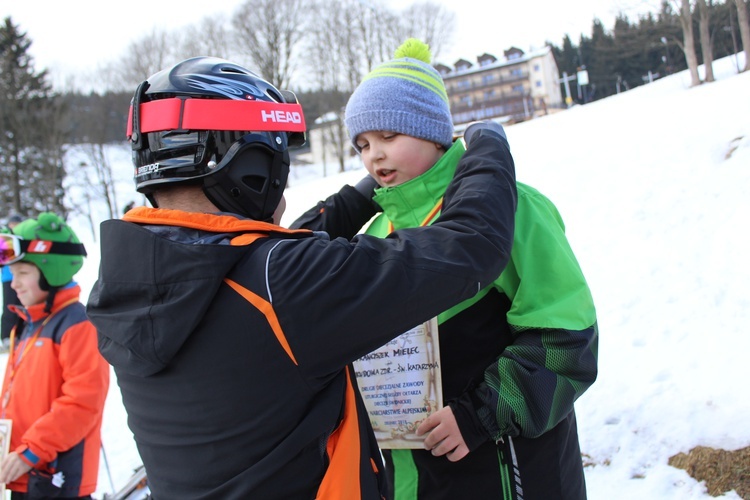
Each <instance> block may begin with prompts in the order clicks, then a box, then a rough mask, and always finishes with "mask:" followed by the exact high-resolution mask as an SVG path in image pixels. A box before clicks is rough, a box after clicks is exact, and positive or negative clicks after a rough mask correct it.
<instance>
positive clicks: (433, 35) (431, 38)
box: [401, 2, 456, 61]
mask: <svg viewBox="0 0 750 500" xmlns="http://www.w3.org/2000/svg"><path fill="white" fill-rule="evenodd" d="M401 24H402V26H403V30H404V31H403V36H402V37H401V38H402V39H404V40H405V39H406V38H410V37H414V38H418V39H420V40H422V41H423V42H425V43H426V44H427V45H429V46H430V51H431V52H432V57H433V61H435V60H437V58H438V57H439V56H440V54H441V52H442V50H443V49H444V48H445V47H447V46H449V45H450V43H451V42H452V40H453V34H454V32H455V30H456V20H455V14H454V13H453V12H452V11H450V10H449V9H447V8H446V7H445V6H444V5H440V4H436V3H432V2H421V3H415V4H412V5H411V6H409V7H408V8H407V9H406V10H405V11H404V12H403V13H402V15H401Z"/></svg>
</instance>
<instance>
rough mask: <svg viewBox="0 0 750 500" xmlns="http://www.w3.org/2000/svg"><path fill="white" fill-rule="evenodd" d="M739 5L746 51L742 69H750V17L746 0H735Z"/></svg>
mask: <svg viewBox="0 0 750 500" xmlns="http://www.w3.org/2000/svg"><path fill="white" fill-rule="evenodd" d="M734 3H735V5H736V6H737V24H739V26H740V37H741V38H742V48H743V50H744V51H745V67H744V69H743V70H742V71H748V70H750V17H749V16H748V13H747V5H745V0H734Z"/></svg>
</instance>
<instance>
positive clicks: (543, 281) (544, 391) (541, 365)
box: [454, 183, 598, 440]
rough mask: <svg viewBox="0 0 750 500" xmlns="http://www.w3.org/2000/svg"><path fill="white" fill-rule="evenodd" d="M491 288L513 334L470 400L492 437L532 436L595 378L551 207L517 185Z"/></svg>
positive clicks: (574, 280)
mask: <svg viewBox="0 0 750 500" xmlns="http://www.w3.org/2000/svg"><path fill="white" fill-rule="evenodd" d="M494 286H495V287H497V288H498V289H499V290H502V291H503V293H505V294H506V295H507V296H508V297H509V298H510V299H511V302H512V305H511V308H510V310H509V311H508V313H507V320H508V323H509V325H510V327H511V331H512V332H513V335H514V337H515V338H514V339H513V341H512V342H511V344H510V345H509V346H508V347H507V348H506V349H505V351H504V352H503V353H502V354H501V355H500V357H499V359H498V360H497V362H496V363H495V364H494V365H493V366H490V367H488V369H487V370H486V371H485V375H484V382H483V383H481V384H480V385H479V386H478V387H477V388H476V389H475V394H474V396H475V397H474V398H472V399H473V401H475V402H479V403H478V404H477V407H476V410H477V413H478V415H479V417H480V420H481V421H482V424H483V425H484V426H485V428H487V430H488V431H489V432H490V435H491V436H492V437H493V439H495V440H498V439H500V438H501V437H502V436H505V435H510V436H518V435H520V436H524V437H536V436H539V435H541V434H543V433H544V432H546V431H547V430H549V429H551V428H552V427H554V426H555V425H557V424H558V423H559V422H560V421H561V420H562V419H563V418H564V417H565V415H567V414H568V413H569V412H570V411H571V410H572V409H573V403H574V401H575V400H576V399H578V397H580V396H581V395H582V394H583V393H584V392H585V391H586V389H588V388H589V387H590V386H591V384H593V383H594V381H595V380H596V375H597V349H598V327H597V324H596V310H595V308H594V302H593V299H592V296H591V292H590V289H589V287H588V285H587V283H586V280H585V278H584V276H583V272H582V271H581V268H580V266H579V265H578V261H577V260H576V258H575V255H574V254H573V250H572V249H571V247H570V244H569V243H568V240H567V238H566V236H565V226H564V224H563V221H562V218H561V217H560V214H559V212H558V211H557V209H556V208H555V206H554V205H553V204H552V202H550V201H549V199H547V198H546V197H545V196H544V195H542V194H540V193H539V192H538V191H537V190H535V189H533V188H531V187H529V186H526V185H523V184H521V183H519V184H518V210H517V212H516V229H515V235H514V240H513V250H512V252H511V262H510V263H509V264H508V266H507V267H506V268H505V270H504V271H503V273H502V274H501V275H500V277H499V278H498V279H497V281H495V284H494ZM454 309H455V308H454Z"/></svg>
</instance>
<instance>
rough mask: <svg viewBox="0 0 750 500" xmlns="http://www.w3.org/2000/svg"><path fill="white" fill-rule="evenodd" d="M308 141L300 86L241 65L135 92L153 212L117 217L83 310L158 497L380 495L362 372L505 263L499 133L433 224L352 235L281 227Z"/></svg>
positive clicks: (212, 64)
mask: <svg viewBox="0 0 750 500" xmlns="http://www.w3.org/2000/svg"><path fill="white" fill-rule="evenodd" d="M248 131H253V132H248ZM302 132H304V118H303V116H302V109H301V108H300V107H299V105H298V104H297V103H296V98H294V95H293V94H292V93H290V92H283V91H279V90H277V89H276V88H274V87H273V86H272V85H270V84H269V83H267V82H265V81H263V80H262V79H261V78H259V77H258V76H257V75H254V74H253V73H252V72H250V71H248V70H246V69H245V68H242V67H240V66H237V65H236V64H233V63H230V62H228V61H224V60H220V59H214V58H194V59H189V60H186V61H183V62H181V63H179V64H177V65H175V66H174V67H172V68H169V69H167V70H165V71H163V72H160V73H157V74H156V75H154V76H152V77H150V78H149V79H148V80H147V81H146V82H144V83H143V84H141V85H140V86H139V88H138V89H137V90H136V93H135V96H134V98H133V106H132V110H131V121H130V123H129V131H128V134H129V137H130V140H131V142H132V148H133V158H134V163H135V181H136V187H137V189H138V191H139V192H141V193H144V194H145V195H146V196H147V197H148V198H149V200H150V201H151V203H152V204H153V205H154V206H155V207H157V208H146V207H138V208H134V209H132V210H130V211H129V212H128V213H127V214H125V216H124V217H123V219H122V220H111V221H107V222H105V223H103V225H102V230H101V240H102V252H101V254H102V258H101V269H100V278H99V280H98V281H97V283H96V284H95V286H94V289H93V290H92V292H91V296H90V300H89V306H88V313H89V316H90V318H91V320H92V322H93V323H94V324H95V326H96V327H97V329H98V331H99V345H100V350H101V352H102V354H103V355H104V356H105V358H106V359H107V360H108V361H109V362H110V363H111V364H112V365H113V366H114V368H115V373H116V375H117V380H118V384H119V386H120V389H121V391H122V397H123V402H124V405H125V409H126V410H127V412H128V422H129V426H130V428H131V430H132V432H133V434H134V436H135V440H136V443H137V446H138V450H139V453H140V455H141V458H142V459H143V462H144V465H145V467H146V472H147V474H148V478H149V481H150V485H151V489H152V492H153V493H154V497H155V498H156V499H157V500H163V499H168V498H177V499H193V498H196V499H197V498H204V499H209V498H217V499H219V498H220V499H229V498H238V499H240V498H241V499H244V498H262V499H274V498H279V499H292V498H293V499H305V498H307V499H312V498H318V499H326V500H332V499H342V500H343V499H347V500H350V499H358V498H361V499H381V498H382V497H383V495H384V492H385V485H384V475H383V474H382V471H383V464H382V461H381V458H380V454H379V452H378V448H377V444H376V442H375V440H374V436H373V433H372V429H371V427H370V424H369V420H368V418H367V415H366V414H365V411H364V407H363V404H362V400H361V397H360V395H359V393H358V391H357V388H356V384H355V383H354V377H353V373H352V370H351V367H350V363H351V362H352V361H353V360H355V359H357V358H359V357H360V356H363V355H364V354H366V353H368V352H370V351H372V350H373V349H374V348H376V347H378V346H380V345H382V344H383V343H384V342H385V341H387V340H389V339H391V338H394V337H396V336H397V335H399V334H400V333H401V332H403V331H404V330H406V329H407V328H410V327H411V326H413V325H414V324H417V323H420V322H423V321H425V320H426V319H428V318H430V317H433V316H435V315H436V314H437V313H439V312H440V311H443V310H445V309H447V308H449V307H452V306H453V305H455V304H457V303H458V302H460V301H462V300H465V299H467V298H469V297H471V296H473V295H474V294H476V292H477V291H478V290H480V289H482V288H483V287H485V286H486V285H487V284H488V283H489V282H491V281H492V280H493V279H494V278H495V277H497V275H498V274H499V273H500V271H502V268H503V266H504V265H505V263H506V262H507V261H508V258H509V254H510V247H511V242H512V239H513V219H514V210H515V203H516V201H515V200H516V191H515V178H514V170H513V160H512V158H511V156H510V153H509V151H508V149H507V146H506V143H505V142H504V141H503V140H502V139H501V138H500V137H499V136H497V135H496V134H495V133H493V132H492V131H490V130H487V131H486V133H478V134H477V135H476V138H475V139H474V140H473V141H472V143H471V144H470V145H469V148H468V151H467V153H466V154H465V156H464V158H463V160H462V161H461V162H460V164H459V165H458V167H457V169H456V175H455V178H454V180H453V182H452V184H451V185H450V186H449V187H448V189H447V191H446V194H445V201H444V206H443V213H442V216H441V217H440V218H439V219H438V220H437V221H436V222H435V223H434V224H433V225H432V226H431V227H428V228H418V229H407V230H403V231H396V232H394V233H393V234H392V235H391V236H390V237H389V238H386V239H379V238H372V237H367V236H364V237H360V238H355V239H353V240H352V241H351V242H350V241H347V240H345V239H343V238H341V239H336V240H333V241H331V240H329V239H328V237H327V236H325V235H321V234H314V233H312V232H310V231H307V230H298V231H294V230H285V229H283V228H281V227H279V226H278V225H276V224H275V223H276V222H278V219H279V217H280V213H279V212H280V210H279V207H280V206H283V202H282V200H283V189H284V186H285V185H286V180H287V175H288V171H289V156H288V151H287V147H288V145H290V144H295V143H296V144H298V143H299V141H300V136H301V135H302Z"/></svg>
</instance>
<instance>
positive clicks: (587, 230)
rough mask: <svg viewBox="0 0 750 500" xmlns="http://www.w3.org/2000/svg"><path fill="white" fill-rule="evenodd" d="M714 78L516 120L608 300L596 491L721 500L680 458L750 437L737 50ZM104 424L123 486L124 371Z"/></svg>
mask: <svg viewBox="0 0 750 500" xmlns="http://www.w3.org/2000/svg"><path fill="white" fill-rule="evenodd" d="M714 71H715V73H716V75H717V81H716V82H714V83H711V84H704V85H701V86H699V87H695V88H690V87H689V77H688V75H687V74H685V73H679V74H675V75H671V76H669V77H666V78H663V79H661V80H657V81H655V82H654V83H651V84H648V85H644V86H642V87H639V88H636V89H633V90H630V91H627V92H625V93H622V94H619V95H616V96H613V97H610V98H607V99H604V100H601V101H597V102H594V103H591V104H587V105H584V106H577V107H574V108H572V109H569V110H566V111H564V112H560V113H556V114H553V115H549V116H546V117H543V118H539V119H535V120H533V121H529V122H526V123H521V124H517V125H513V126H509V127H507V129H506V132H507V135H508V140H509V142H510V145H511V151H512V152H513V155H514V158H515V161H516V169H517V177H518V180H519V181H522V182H525V183H527V184H530V185H532V186H534V187H536V188H537V189H539V190H540V191H541V192H543V193H544V194H546V195H547V196H548V197H549V198H550V199H551V200H552V201H553V202H554V203H555V204H556V205H557V207H558V208H559V210H560V212H561V214H562V216H563V219H564V221H565V223H566V226H567V233H568V236H569V238H570V241H571V244H572V246H573V249H574V250H575V252H576V254H577V257H578V259H579V261H580V264H581V267H582V268H583V271H584V273H585V275H586V278H587V279H588V281H589V284H590V286H591V289H592V291H593V295H594V300H595V303H596V307H597V313H598V320H599V329H600V346H599V366H600V372H599V379H598V380H597V382H596V383H595V384H594V386H593V387H592V388H591V389H590V390H589V391H588V392H587V393H586V394H584V396H583V397H582V398H581V399H580V400H579V401H578V402H577V403H576V410H577V415H578V425H579V432H580V437H581V448H582V451H583V453H584V454H585V456H586V462H587V463H588V464H589V466H588V467H587V468H586V480H587V485H588V492H589V498H590V499H591V500H613V499H615V500H616V499H623V500H624V499H632V498H646V499H674V500H685V499H707V498H712V497H711V496H710V495H708V493H707V492H706V488H705V485H704V484H702V483H699V482H697V481H696V480H694V479H692V478H691V477H690V476H689V475H688V474H687V473H686V472H685V471H684V470H680V469H677V468H673V467H671V466H669V465H668V463H667V462H668V459H669V457H671V456H673V455H675V454H677V453H680V452H687V451H689V450H690V449H692V448H694V447H695V446H708V447H713V448H721V449H725V450H736V449H740V448H744V447H748V446H750V424H748V421H749V417H748V415H750V397H748V390H747V388H746V387H745V383H746V381H747V380H748V378H749V376H750V368H748V364H747V362H746V358H747V353H748V352H750V335H749V333H750V327H749V326H748V325H750V293H749V292H750V287H749V285H748V284H749V283H750V259H749V258H748V256H747V255H748V236H747V234H748V227H749V226H750V224H749V223H748V220H747V219H748V215H749V214H750V92H748V89H750V73H745V74H739V75H738V74H737V73H736V69H735V66H734V60H733V59H729V58H727V59H722V60H720V61H716V62H715V65H714ZM110 154H111V159H112V161H113V162H114V163H115V164H116V165H117V170H118V175H121V176H122V182H121V190H120V193H119V200H120V203H121V205H124V204H125V203H127V202H128V201H130V200H136V202H137V203H141V202H142V198H141V197H139V196H136V195H135V193H134V191H133V184H132V181H131V179H130V178H129V175H130V174H131V172H132V168H131V166H130V164H129V151H128V150H127V149H126V148H122V149H119V150H112V151H111V153H110ZM350 167H351V169H350V170H349V171H347V172H346V173H344V174H341V175H336V176H329V177H325V178H320V177H317V176H316V173H317V171H318V170H319V169H317V168H316V166H305V167H295V168H294V169H293V172H292V174H291V179H292V180H293V182H292V187H290V188H289V189H287V193H286V198H287V203H288V208H287V213H286V215H285V218H284V220H283V223H284V224H289V223H290V222H291V221H292V220H294V218H295V217H296V216H298V215H299V214H301V213H302V212H303V211H304V210H305V209H307V208H309V207H310V206H312V205H313V204H314V203H315V202H316V201H317V200H318V199H320V198H322V197H324V196H325V195H326V194H328V193H332V192H334V191H336V190H337V189H338V188H339V187H340V186H341V185H342V184H343V183H346V182H348V183H354V182H356V181H357V180H359V179H360V178H361V177H362V176H363V175H365V173H366V172H365V170H364V168H363V167H361V165H359V162H358V160H355V161H354V162H353V163H352V165H351V166H350ZM71 223H72V224H73V225H74V227H75V228H76V230H77V232H78V234H79V236H81V238H82V239H83V240H84V241H85V242H86V244H87V248H88V250H89V258H88V261H87V263H86V264H85V266H84V269H83V270H82V271H81V272H80V273H79V275H78V280H79V282H80V283H81V285H82V286H83V288H84V291H85V293H86V294H87V293H88V291H89V290H90V288H91V286H92V284H93V282H94V280H95V279H96V275H97V263H98V254H99V251H98V248H97V243H96V242H95V241H94V236H93V235H92V231H91V229H90V227H89V223H88V221H86V220H84V219H83V218H80V219H73V220H72V221H71ZM5 358H6V356H3V358H2V359H0V363H2V365H3V366H4V359H5ZM227 404H231V402H227ZM103 432H104V446H105V449H106V453H107V458H108V464H109V469H110V470H111V473H112V482H113V483H114V485H115V487H117V488H119V487H120V486H122V485H123V484H124V483H125V481H126V480H127V478H128V477H129V476H130V473H131V471H132V469H134V468H135V467H136V466H137V465H139V464H140V460H139V458H138V455H137V452H136V451H135V446H134V444H133V441H132V435H131V434H130V432H129V430H128V428H127V425H126V415H125V412H124V410H123V408H122V405H121V402H120V397H119V391H118V388H117V385H116V381H115V379H114V378H113V383H112V387H111V390H110V395H109V398H108V401H107V406H106V414H105V421H104V430H103ZM104 465H105V464H104V463H103V464H102V471H101V474H100V482H99V489H100V493H105V492H107V493H109V492H111V489H112V488H111V484H110V478H109V477H108V475H107V469H106V467H104ZM722 498H727V499H733V498H740V497H739V496H738V495H737V494H736V493H734V492H729V493H726V494H724V495H723V497H722Z"/></svg>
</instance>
